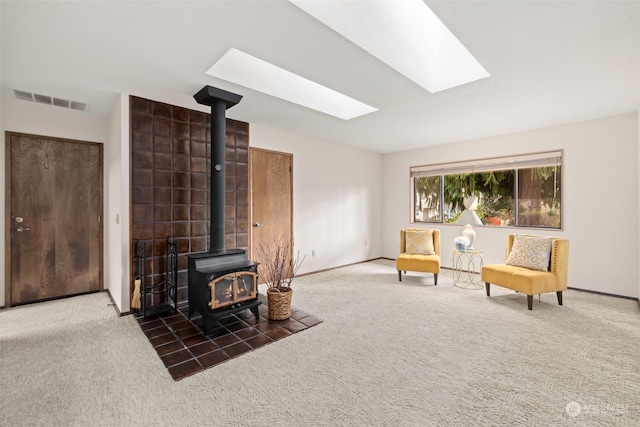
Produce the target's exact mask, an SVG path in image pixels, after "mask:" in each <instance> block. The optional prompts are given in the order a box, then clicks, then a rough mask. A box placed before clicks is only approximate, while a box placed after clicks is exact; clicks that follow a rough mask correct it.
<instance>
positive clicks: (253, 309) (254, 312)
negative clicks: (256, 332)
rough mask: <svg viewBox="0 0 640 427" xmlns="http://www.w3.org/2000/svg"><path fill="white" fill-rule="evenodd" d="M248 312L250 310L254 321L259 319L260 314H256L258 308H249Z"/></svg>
mask: <svg viewBox="0 0 640 427" xmlns="http://www.w3.org/2000/svg"><path fill="white" fill-rule="evenodd" d="M249 310H251V312H252V313H253V315H254V316H256V320H259V319H260V314H258V306H257V305H256V306H254V307H251V308H249Z"/></svg>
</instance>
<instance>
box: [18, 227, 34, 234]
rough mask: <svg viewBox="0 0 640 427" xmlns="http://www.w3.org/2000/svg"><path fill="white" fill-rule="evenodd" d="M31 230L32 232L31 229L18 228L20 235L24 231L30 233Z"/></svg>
mask: <svg viewBox="0 0 640 427" xmlns="http://www.w3.org/2000/svg"><path fill="white" fill-rule="evenodd" d="M29 230H31V229H30V228H22V227H18V228H16V231H17V232H18V233H22V232H23V231H29Z"/></svg>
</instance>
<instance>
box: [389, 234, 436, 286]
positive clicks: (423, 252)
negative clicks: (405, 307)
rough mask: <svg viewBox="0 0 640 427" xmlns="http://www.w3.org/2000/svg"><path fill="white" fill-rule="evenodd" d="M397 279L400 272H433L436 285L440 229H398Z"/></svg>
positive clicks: (399, 277)
mask: <svg viewBox="0 0 640 427" xmlns="http://www.w3.org/2000/svg"><path fill="white" fill-rule="evenodd" d="M396 269H397V270H398V280H399V281H401V282H402V272H403V271H404V273H405V274H406V273H407V271H418V272H423V273H433V281H434V285H436V286H437V285H438V274H439V273H440V231H439V230H435V229H433V230H430V229H426V228H405V229H403V230H400V255H398V258H397V259H396Z"/></svg>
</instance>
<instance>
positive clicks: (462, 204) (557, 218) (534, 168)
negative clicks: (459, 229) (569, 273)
mask: <svg viewBox="0 0 640 427" xmlns="http://www.w3.org/2000/svg"><path fill="white" fill-rule="evenodd" d="M561 172H562V152H561V151H554V152H546V153H535V154H526V155H521V156H511V157H500V158H493V159H483V160H477V161H469V162H458V163H448V164H437V165H424V166H412V167H411V185H412V194H413V203H412V206H413V221H414V222H428V223H429V222H430V223H455V222H456V221H457V219H458V217H459V216H460V215H461V214H462V212H463V211H464V210H465V208H467V207H471V208H472V209H473V208H474V206H471V203H472V202H473V201H477V204H474V205H475V211H476V213H477V215H478V217H479V218H480V220H481V221H482V223H483V224H485V225H489V226H519V227H546V228H561V226H562V224H561V215H560V212H561V211H560V207H561V175H562V174H561Z"/></svg>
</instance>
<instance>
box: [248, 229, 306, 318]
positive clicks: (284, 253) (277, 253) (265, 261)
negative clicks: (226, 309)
mask: <svg viewBox="0 0 640 427" xmlns="http://www.w3.org/2000/svg"><path fill="white" fill-rule="evenodd" d="M258 254H259V256H260V261H261V262H260V266H259V267H258V272H259V274H260V278H261V279H262V280H263V281H264V282H265V284H266V285H267V308H268V317H269V319H271V320H285V319H288V318H289V317H291V299H292V297H293V289H291V282H293V278H294V277H295V275H296V273H297V272H298V269H299V268H300V265H301V264H302V262H303V261H304V259H305V257H303V258H300V254H299V253H298V256H297V257H296V258H294V259H292V251H291V241H289V240H279V241H277V242H276V243H275V244H273V245H266V244H264V243H261V244H260V246H259V247H258Z"/></svg>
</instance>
